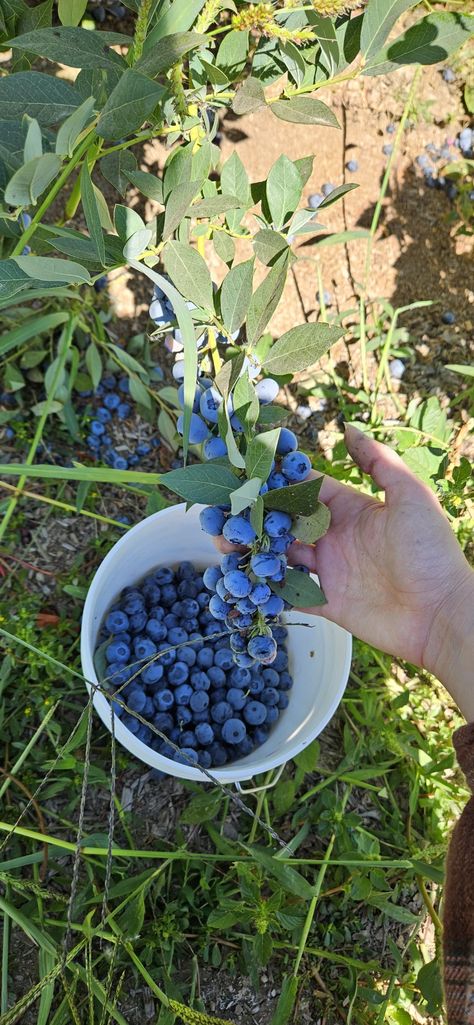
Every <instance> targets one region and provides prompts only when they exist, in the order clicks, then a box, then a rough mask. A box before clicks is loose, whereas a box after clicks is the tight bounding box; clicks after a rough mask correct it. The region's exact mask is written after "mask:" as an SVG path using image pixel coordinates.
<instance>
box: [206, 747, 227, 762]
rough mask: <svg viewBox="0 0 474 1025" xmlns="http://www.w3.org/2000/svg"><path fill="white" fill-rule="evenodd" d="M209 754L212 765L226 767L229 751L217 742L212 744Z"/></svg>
mask: <svg viewBox="0 0 474 1025" xmlns="http://www.w3.org/2000/svg"><path fill="white" fill-rule="evenodd" d="M209 754H210V756H211V758H212V762H211V764H212V765H216V766H217V767H219V766H220V765H225V763H226V761H227V751H226V749H225V747H223V746H222V744H219V743H218V742H217V741H215V742H214V743H213V744H211V745H210V746H209Z"/></svg>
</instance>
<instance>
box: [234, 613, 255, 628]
mask: <svg viewBox="0 0 474 1025" xmlns="http://www.w3.org/2000/svg"><path fill="white" fill-rule="evenodd" d="M252 623H253V615H252V616H250V615H245V613H239V614H238V615H237V616H235V617H234V618H233V620H232V626H233V627H236V628H237V630H248V629H249V627H251V626H252Z"/></svg>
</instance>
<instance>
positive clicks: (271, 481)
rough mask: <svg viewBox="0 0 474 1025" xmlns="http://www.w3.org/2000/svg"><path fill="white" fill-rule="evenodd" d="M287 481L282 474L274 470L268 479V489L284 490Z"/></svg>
mask: <svg viewBox="0 0 474 1025" xmlns="http://www.w3.org/2000/svg"><path fill="white" fill-rule="evenodd" d="M287 484H288V481H287V479H286V477H284V476H283V474H282V473H279V472H278V470H274V471H273V473H271V474H270V476H269V478H268V487H269V489H270V491H276V490H277V489H278V488H286V486H287Z"/></svg>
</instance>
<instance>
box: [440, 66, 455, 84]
mask: <svg viewBox="0 0 474 1025" xmlns="http://www.w3.org/2000/svg"><path fill="white" fill-rule="evenodd" d="M443 78H444V81H445V82H455V81H456V75H455V74H454V71H453V69H452V68H443Z"/></svg>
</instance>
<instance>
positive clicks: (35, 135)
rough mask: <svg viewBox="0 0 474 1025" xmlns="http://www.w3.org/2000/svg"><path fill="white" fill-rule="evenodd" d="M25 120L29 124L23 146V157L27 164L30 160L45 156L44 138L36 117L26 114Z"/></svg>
mask: <svg viewBox="0 0 474 1025" xmlns="http://www.w3.org/2000/svg"><path fill="white" fill-rule="evenodd" d="M24 121H25V122H26V123H27V124H28V129H27V132H26V138H25V145H24V147H23V159H24V161H25V164H27V163H28V161H29V160H36V158H37V157H42V156H43V139H42V135H41V128H40V126H39V124H38V122H37V120H36V118H34V117H29V115H28V114H25V117H24Z"/></svg>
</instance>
